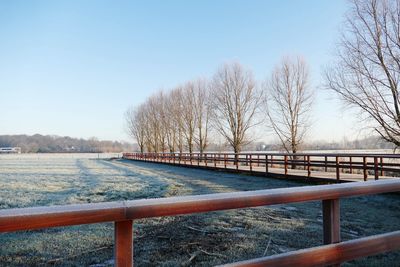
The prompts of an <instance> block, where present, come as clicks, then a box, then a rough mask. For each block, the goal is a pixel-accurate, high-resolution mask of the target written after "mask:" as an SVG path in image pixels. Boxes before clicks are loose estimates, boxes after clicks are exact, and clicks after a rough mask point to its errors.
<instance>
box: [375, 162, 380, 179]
mask: <svg viewBox="0 0 400 267" xmlns="http://www.w3.org/2000/svg"><path fill="white" fill-rule="evenodd" d="M374 174H375V180H378V179H379V169H378V158H377V157H374Z"/></svg>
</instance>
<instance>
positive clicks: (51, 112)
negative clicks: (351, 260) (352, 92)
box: [0, 0, 357, 140]
mask: <svg viewBox="0 0 400 267" xmlns="http://www.w3.org/2000/svg"><path fill="white" fill-rule="evenodd" d="M347 5H348V3H347V1H345V0H337V1H330V0H324V1H321V0H314V1H311V0H309V1H294V0H293V1H278V0H276V1H272V0H271V1H245V0H243V1H232V0H226V1H223V0H209V1H204V0H201V1H200V0H199V1H183V0H182V1H161V0H160V1H140V2H139V1H111V0H109V1H99V0H92V1H11V0H10V1H7V0H5V1H1V2H0V134H23V133H25V134H35V133H40V134H56V135H62V136H64V135H69V136H73V137H84V138H87V137H91V136H96V137H98V138H100V139H113V140H129V137H128V136H127V135H126V134H125V132H124V119H123V113H124V112H125V110H126V109H127V108H128V107H129V106H131V105H135V104H138V103H140V102H142V101H144V100H145V99H146V97H148V96H149V95H151V94H152V93H153V92H155V91H157V90H159V89H169V88H172V87H173V86H175V85H177V84H179V83H181V82H183V81H186V80H189V79H192V78H197V77H199V76H210V75H212V73H213V72H214V71H215V70H216V69H217V67H218V66H219V65H220V64H222V63H224V62H226V61H232V60H236V61H240V62H241V63H242V64H244V65H245V66H246V67H249V68H252V70H253V71H254V74H255V77H256V78H257V79H259V80H262V79H264V78H265V77H266V76H267V75H269V72H270V71H271V69H272V68H273V66H274V65H275V64H276V63H277V62H278V61H279V59H280V58H281V57H282V56H283V55H287V54H289V55H290V54H300V55H303V56H304V57H305V58H306V59H307V61H308V62H309V65H310V66H311V74H312V80H313V86H314V87H315V88H318V86H319V85H320V82H321V68H322V67H323V66H324V65H326V64H328V63H329V61H330V60H331V59H332V57H331V55H332V53H333V51H334V48H335V43H336V42H337V38H338V35H339V34H338V31H339V27H340V24H341V22H342V21H343V15H344V13H345V11H346V10H347V8H348V6H347ZM317 91H318V92H317V94H316V96H317V99H316V105H315V108H314V116H313V120H314V124H313V129H312V133H311V135H310V138H313V139H325V140H332V139H336V140H337V139H341V138H342V137H343V136H345V135H347V136H348V137H349V138H352V137H354V133H355V132H356V131H357V130H356V129H355V128H354V126H353V125H354V123H353V119H352V114H351V113H350V112H347V113H345V112H342V111H341V109H342V106H341V105H340V104H339V102H337V101H335V100H330V98H331V97H332V95H331V94H330V93H328V92H325V91H321V90H319V89H317ZM265 139H266V140H268V138H265Z"/></svg>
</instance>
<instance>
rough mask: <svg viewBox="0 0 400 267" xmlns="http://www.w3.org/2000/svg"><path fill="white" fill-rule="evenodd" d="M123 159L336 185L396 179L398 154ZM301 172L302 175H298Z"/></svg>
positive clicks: (144, 156) (174, 155)
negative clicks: (321, 179) (323, 177)
mask: <svg viewBox="0 0 400 267" xmlns="http://www.w3.org/2000/svg"><path fill="white" fill-rule="evenodd" d="M123 158H125V159H132V160H141V161H152V162H159V163H167V164H174V165H184V166H193V167H195V166H198V167H200V166H201V167H207V168H215V169H226V170H236V171H248V172H254V173H256V172H258V173H260V172H261V173H265V174H269V173H273V172H274V170H275V171H276V170H282V174H283V175H288V174H291V175H300V176H305V177H312V173H313V172H315V173H319V174H321V173H326V174H329V175H331V177H330V176H327V177H330V178H333V179H335V180H337V181H341V180H345V178H346V177H342V176H348V177H352V178H355V177H357V175H358V177H359V178H360V180H364V181H367V179H368V178H369V177H370V176H372V177H373V179H375V180H378V179H379V178H380V177H384V176H392V177H397V176H399V174H400V155H399V154H349V153H342V154H320V153H308V154H304V153H301V154H290V153H289V154H283V153H268V154H266V153H239V154H234V153H202V154H201V153H124V154H123ZM299 170H303V172H299Z"/></svg>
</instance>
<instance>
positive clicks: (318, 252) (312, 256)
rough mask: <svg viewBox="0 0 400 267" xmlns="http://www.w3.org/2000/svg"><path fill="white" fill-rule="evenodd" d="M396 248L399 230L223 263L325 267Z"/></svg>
mask: <svg viewBox="0 0 400 267" xmlns="http://www.w3.org/2000/svg"><path fill="white" fill-rule="evenodd" d="M396 249H400V231H395V232H391V233H386V234H381V235H374V236H369V237H364V238H359V239H354V240H350V241H346V242H341V243H337V244H331V245H324V246H319V247H313V248H308V249H302V250H296V251H293V252H288V253H283V254H278V255H273V256H269V257H264V258H258V259H252V260H248V261H241V262H236V263H231V264H225V265H222V266H225V267H242V266H243V267H244V266H246V267H261V266H279V267H291V266H302V267H308V266H327V265H333V264H338V263H341V262H345V261H350V260H354V259H358V258H362V257H366V256H370V255H376V254H379V253H384V252H388V251H392V250H396Z"/></svg>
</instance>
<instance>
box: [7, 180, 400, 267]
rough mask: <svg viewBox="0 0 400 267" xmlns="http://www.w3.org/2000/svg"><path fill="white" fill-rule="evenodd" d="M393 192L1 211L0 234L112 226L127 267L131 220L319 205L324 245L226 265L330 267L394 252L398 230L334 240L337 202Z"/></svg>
mask: <svg viewBox="0 0 400 267" xmlns="http://www.w3.org/2000/svg"><path fill="white" fill-rule="evenodd" d="M398 191H400V179H399V180H398V179H388V180H380V181H368V182H358V183H345V184H333V185H317V186H302V187H291V188H279V189H268V190H257V191H246V192H234V193H219V194H208V195H198V196H183V197H171V198H161V199H142V200H132V201H123V202H108V203H93V204H79V205H66V206H50V207H33V208H19V209H6V210H0V232H13V231H21V230H33V229H40V228H48V227H58V226H70V225H81V224H91V223H102V222H114V223H115V230H114V233H115V241H114V242H115V245H114V257H115V265H116V266H132V265H133V221H134V220H136V219H141V218H152V217H160V216H173V215H183V214H193V213H201V212H210V211H219V210H228V209H239V208H248V207H257V206H266V205H274V204H285V203H295V202H307V201H322V213H323V240H324V243H325V245H323V246H319V247H313V248H309V249H305V250H298V251H294V252H288V253H284V254H279V255H274V256H270V257H265V258H260V259H253V260H250V261H244V262H238V263H233V264H232V265H231V266H266V265H268V266H294V265H295V264H297V265H298V266H315V265H318V266H320V265H331V264H340V263H341V262H343V261H348V260H352V259H356V258H360V257H365V256H369V255H374V254H378V253H383V252H388V251H392V250H395V249H399V248H400V231H394V232H390V233H386V234H382V235H374V236H370V237H367V238H360V239H355V240H351V241H346V242H341V239H340V199H341V198H346V197H353V196H361V195H371V194H380V193H388V192H398ZM382 219H384V218H382Z"/></svg>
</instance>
